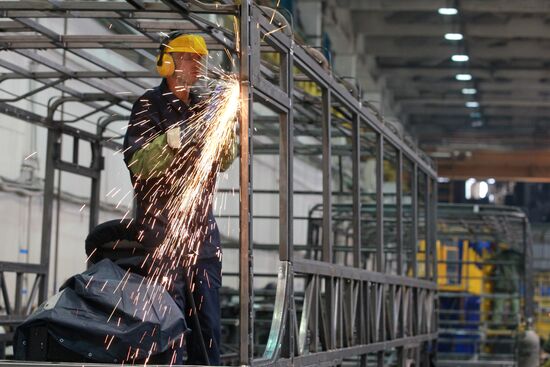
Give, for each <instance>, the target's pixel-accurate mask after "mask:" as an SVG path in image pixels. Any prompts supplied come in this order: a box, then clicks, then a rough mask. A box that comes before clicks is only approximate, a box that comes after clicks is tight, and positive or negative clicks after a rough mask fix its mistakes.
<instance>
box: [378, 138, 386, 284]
mask: <svg viewBox="0 0 550 367" xmlns="http://www.w3.org/2000/svg"><path fill="white" fill-rule="evenodd" d="M383 186H384V137H383V135H382V134H381V133H380V134H378V136H377V149H376V271H377V272H380V273H383V272H384V271H385V269H384V187H383Z"/></svg>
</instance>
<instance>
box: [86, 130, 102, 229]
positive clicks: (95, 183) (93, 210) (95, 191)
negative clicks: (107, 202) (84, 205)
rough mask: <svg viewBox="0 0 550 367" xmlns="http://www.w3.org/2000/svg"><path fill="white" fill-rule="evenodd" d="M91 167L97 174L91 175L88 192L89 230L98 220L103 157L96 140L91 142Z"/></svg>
mask: <svg viewBox="0 0 550 367" xmlns="http://www.w3.org/2000/svg"><path fill="white" fill-rule="evenodd" d="M92 167H93V168H94V170H95V172H96V174H97V176H95V177H92V188H91V194H90V222H89V231H90V232H91V231H92V229H94V227H95V226H97V224H98V221H99V200H100V195H101V170H102V169H103V157H102V156H101V145H100V144H99V141H98V142H93V143H92Z"/></svg>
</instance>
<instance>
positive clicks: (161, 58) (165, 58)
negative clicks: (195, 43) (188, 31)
mask: <svg viewBox="0 0 550 367" xmlns="http://www.w3.org/2000/svg"><path fill="white" fill-rule="evenodd" d="M183 34H185V32H182V31H174V32H170V33H169V34H168V35H167V36H166V37H164V38H163V39H162V41H161V42H160V46H159V55H158V57H157V72H158V73H159V74H160V76H162V77H168V76H170V75H172V74H173V73H174V59H173V58H172V56H171V55H170V54H169V53H167V52H166V46H167V45H168V43H170V41H171V40H173V39H176V38H178V37H179V36H181V35H183Z"/></svg>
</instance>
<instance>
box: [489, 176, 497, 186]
mask: <svg viewBox="0 0 550 367" xmlns="http://www.w3.org/2000/svg"><path fill="white" fill-rule="evenodd" d="M495 182H497V180H495V179H494V178H489V179H487V183H488V184H489V185H494V184H495Z"/></svg>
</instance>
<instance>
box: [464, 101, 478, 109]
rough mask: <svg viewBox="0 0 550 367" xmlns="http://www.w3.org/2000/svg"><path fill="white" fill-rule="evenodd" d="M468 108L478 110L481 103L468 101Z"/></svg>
mask: <svg viewBox="0 0 550 367" xmlns="http://www.w3.org/2000/svg"><path fill="white" fill-rule="evenodd" d="M466 107H468V108H478V107H479V102H476V101H468V102H466Z"/></svg>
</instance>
